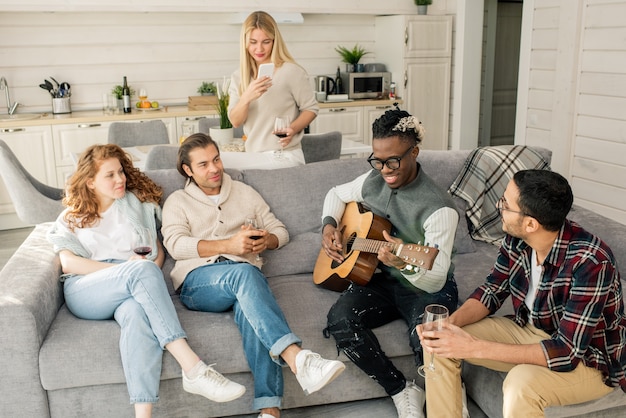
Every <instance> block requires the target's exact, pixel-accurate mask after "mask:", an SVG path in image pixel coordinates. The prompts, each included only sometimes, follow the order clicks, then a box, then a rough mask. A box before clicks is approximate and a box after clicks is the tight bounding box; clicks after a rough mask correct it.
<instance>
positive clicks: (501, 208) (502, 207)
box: [496, 196, 528, 216]
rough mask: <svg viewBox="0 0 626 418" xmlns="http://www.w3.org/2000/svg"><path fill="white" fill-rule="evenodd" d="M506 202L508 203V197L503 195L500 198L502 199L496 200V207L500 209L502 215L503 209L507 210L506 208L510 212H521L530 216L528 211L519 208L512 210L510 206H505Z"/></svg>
mask: <svg viewBox="0 0 626 418" xmlns="http://www.w3.org/2000/svg"><path fill="white" fill-rule="evenodd" d="M505 203H506V199H505V198H504V196H502V197H501V198H500V200H498V201H497V202H496V209H498V210H499V211H500V215H502V211H505V210H506V211H508V212H513V213H519V214H520V215H522V216H528V215H527V214H526V212H520V211H519V210H511V209H509V208H505V207H504V204H505Z"/></svg>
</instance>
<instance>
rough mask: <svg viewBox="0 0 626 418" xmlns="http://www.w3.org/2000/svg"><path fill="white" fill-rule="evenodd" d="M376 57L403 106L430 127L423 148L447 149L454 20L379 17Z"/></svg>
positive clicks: (418, 17)
mask: <svg viewBox="0 0 626 418" xmlns="http://www.w3.org/2000/svg"><path fill="white" fill-rule="evenodd" d="M375 32H376V35H375V38H376V47H375V49H376V59H377V60H378V61H380V62H382V63H385V65H386V66H387V70H388V71H390V72H391V73H392V81H394V82H395V83H396V94H397V95H398V96H399V97H400V98H401V99H403V100H404V106H403V108H404V109H405V110H406V111H408V112H409V113H410V114H412V115H414V116H416V117H418V118H419V119H420V120H421V121H422V123H423V125H424V128H425V129H426V135H425V139H424V141H423V142H422V144H421V145H420V147H421V148H424V149H438V150H447V149H448V126H449V119H450V82H451V77H450V73H451V60H452V16H429V15H426V16H419V15H396V16H377V17H376V25H375Z"/></svg>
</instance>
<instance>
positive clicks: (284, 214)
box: [243, 158, 370, 236]
mask: <svg viewBox="0 0 626 418" xmlns="http://www.w3.org/2000/svg"><path fill="white" fill-rule="evenodd" d="M369 169H370V166H369V164H368V163H367V161H366V160H364V159H362V158H355V159H350V160H332V161H322V162H318V163H312V164H305V165H301V166H298V167H290V168H283V169H277V170H243V179H244V182H245V183H247V184H249V185H250V186H252V187H253V188H254V189H255V190H256V191H257V192H259V193H260V194H261V196H263V198H264V199H265V201H266V202H267V204H268V205H269V206H270V208H272V212H274V214H275V215H276V217H277V218H278V219H280V220H281V221H282V222H283V223H284V224H285V226H286V227H287V230H288V231H289V234H290V235H291V236H296V235H298V234H301V233H303V232H320V228H321V225H322V202H324V197H325V196H326V193H328V191H329V190H330V189H331V188H332V187H333V186H336V185H338V184H342V183H346V182H348V181H351V180H354V178H355V177H357V176H359V175H361V174H363V173H365V172H366V171H368V170H369ZM313 179H314V180H313Z"/></svg>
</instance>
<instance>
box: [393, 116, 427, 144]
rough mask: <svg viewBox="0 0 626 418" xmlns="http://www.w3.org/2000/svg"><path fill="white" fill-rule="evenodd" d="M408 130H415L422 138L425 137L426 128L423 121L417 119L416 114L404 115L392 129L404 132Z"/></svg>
mask: <svg viewBox="0 0 626 418" xmlns="http://www.w3.org/2000/svg"><path fill="white" fill-rule="evenodd" d="M407 130H410V131H414V132H415V134H416V135H417V137H418V138H419V139H420V140H421V139H422V138H423V137H424V132H425V129H424V127H423V126H422V122H420V121H419V120H417V118H416V117H415V116H405V117H403V118H402V119H400V121H399V122H398V123H397V124H396V126H394V127H393V129H392V131H402V132H406V131H407Z"/></svg>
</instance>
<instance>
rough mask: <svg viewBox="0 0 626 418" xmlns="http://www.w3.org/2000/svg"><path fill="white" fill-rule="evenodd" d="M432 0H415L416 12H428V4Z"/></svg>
mask: <svg viewBox="0 0 626 418" xmlns="http://www.w3.org/2000/svg"><path fill="white" fill-rule="evenodd" d="M432 3H433V0H415V5H416V6H417V14H418V15H425V14H426V13H427V12H428V5H429V4H432Z"/></svg>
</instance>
